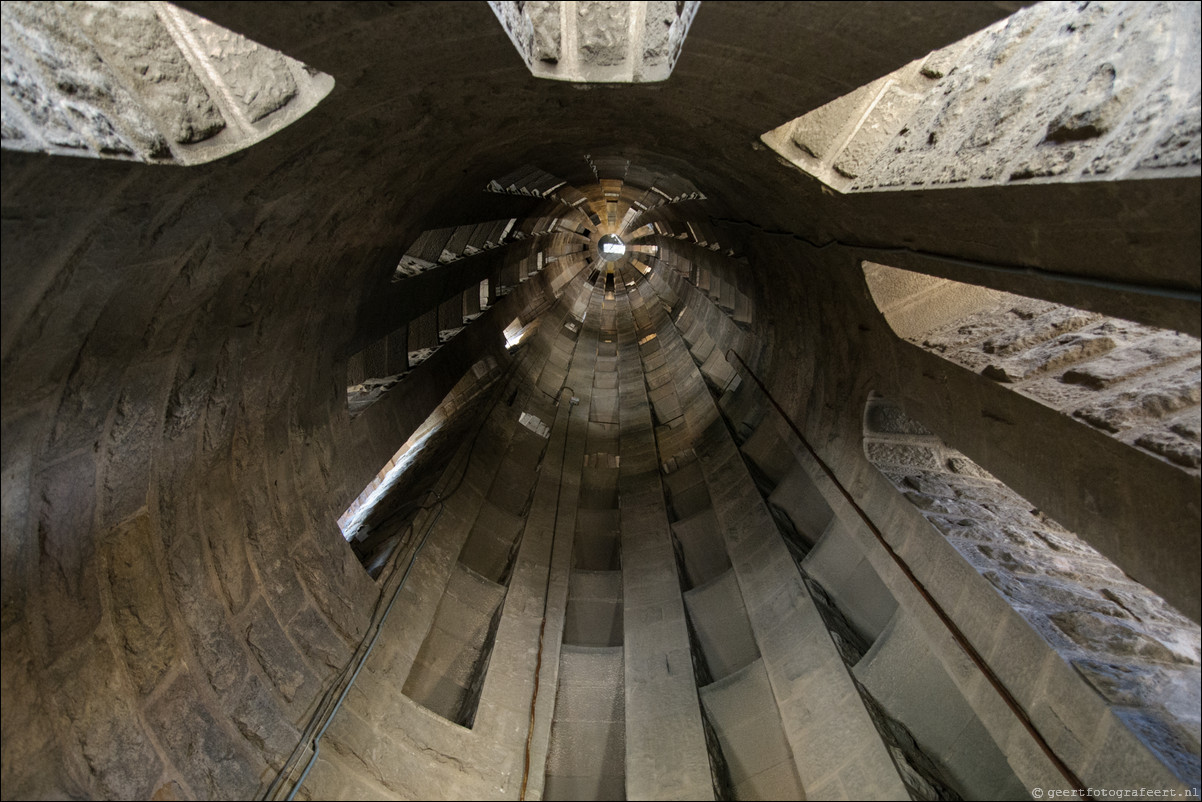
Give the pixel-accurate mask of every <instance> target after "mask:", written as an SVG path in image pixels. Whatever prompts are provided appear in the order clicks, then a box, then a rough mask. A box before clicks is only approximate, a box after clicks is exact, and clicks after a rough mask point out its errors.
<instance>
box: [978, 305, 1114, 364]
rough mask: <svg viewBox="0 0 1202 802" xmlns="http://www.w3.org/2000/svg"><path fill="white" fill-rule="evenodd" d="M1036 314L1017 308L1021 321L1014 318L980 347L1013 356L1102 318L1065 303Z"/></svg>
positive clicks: (1016, 314)
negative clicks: (1004, 330)
mask: <svg viewBox="0 0 1202 802" xmlns="http://www.w3.org/2000/svg"><path fill="white" fill-rule="evenodd" d="M1032 311H1034V312H1035V315H1036V316H1032V315H1031V313H1030V312H1025V311H1022V310H1020V309H1016V310H1015V311H1014V314H1015V316H1016V317H1018V318H1019V319H1020V321H1022V322H1019V321H1014V322H1013V323H1012V324H1011V326H1010V327H1009V329H1008V330H1007V331H1006V332H1005V333H1004V334H998V335H994V336H992V337H990V338H989V339H987V340H985V341H984V342H983V343H981V350H982V351H984V352H985V353H987V354H993V355H996V356H1010V355H1013V354H1017V353H1019V352H1022V351H1026V350H1027V349H1029V348H1031V347H1032V346H1035V345H1039V344H1040V343H1042V342H1045V341H1047V340H1050V339H1052V338H1053V337H1058V336H1059V335H1061V334H1064V333H1066V332H1070V331H1076V330H1077V329H1081V328H1084V327H1085V326H1088V325H1089V324H1091V323H1095V322H1097V321H1098V320H1100V319H1101V316H1100V315H1095V314H1090V313H1089V312H1083V311H1081V310H1080V309H1073V308H1072V307H1070V306H1062V307H1058V308H1054V309H1051V310H1050V311H1047V312H1044V313H1043V314H1039V313H1038V312H1037V311H1036V310H1032Z"/></svg>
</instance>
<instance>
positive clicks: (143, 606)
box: [108, 514, 179, 694]
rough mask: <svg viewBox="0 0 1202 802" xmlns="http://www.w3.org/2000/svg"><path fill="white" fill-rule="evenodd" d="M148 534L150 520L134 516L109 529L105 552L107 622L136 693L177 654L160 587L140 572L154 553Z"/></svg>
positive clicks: (147, 686) (147, 688)
mask: <svg viewBox="0 0 1202 802" xmlns="http://www.w3.org/2000/svg"><path fill="white" fill-rule="evenodd" d="M152 538H153V527H152V525H151V523H150V521H149V520H148V518H147V516H146V515H144V514H143V515H139V516H137V517H135V518H134V519H133V520H131V521H130V522H129V523H128V524H126V525H125V526H123V527H121V528H120V529H119V530H118V531H117V532H116V533H115V536H114V538H113V543H112V545H111V547H110V549H111V550H110V551H109V554H108V565H109V584H110V592H111V593H112V597H113V618H114V621H113V623H114V624H115V625H116V627H117V630H118V632H120V633H121V641H122V645H123V647H124V648H123V649H122V656H123V657H124V658H125V661H126V665H127V666H128V668H129V673H130V676H131V678H132V679H133V681H134V684H135V685H136V686H137V688H138V691H139V692H140V693H142V694H149V693H150V691H151V690H153V689H154V687H155V686H156V685H157V684H158V683H159V680H161V679H162V678H163V675H165V674H166V673H167V672H168V671H169V670H170V669H171V666H172V665H173V664H174V663H175V662H176V660H177V659H178V655H179V652H178V646H177V644H176V641H175V632H174V628H173V626H172V622H171V617H170V614H169V612H168V608H167V603H166V599H165V598H164V597H163V592H162V589H161V588H160V587H159V586H158V583H157V582H154V581H148V579H149V578H148V577H147V575H146V574H147V572H146V570H145V569H146V562H147V555H152V554H153V553H154V541H153V540H152ZM150 562H151V564H153V561H152V560H151V561H150Z"/></svg>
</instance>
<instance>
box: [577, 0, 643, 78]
mask: <svg viewBox="0 0 1202 802" xmlns="http://www.w3.org/2000/svg"><path fill="white" fill-rule="evenodd" d="M629 8H630V6H629V5H627V4H626V3H620V2H614V0H585V2H580V3H577V4H576V26H577V27H576V35H577V40H578V42H579V47H580V58H581V60H582V61H583V62H585V63H586V64H593V65H596V66H600V67H612V66H614V65H617V64H621V63H622V62H624V61H625V60H626V57H627V53H626V41H627V35H626V30H627V27H628V23H627V17H626V15H627V14H628V13H629Z"/></svg>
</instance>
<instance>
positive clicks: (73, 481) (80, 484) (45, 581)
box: [37, 453, 100, 655]
mask: <svg viewBox="0 0 1202 802" xmlns="http://www.w3.org/2000/svg"><path fill="white" fill-rule="evenodd" d="M39 479H40V482H39V484H40V486H41V490H40V507H41V509H40V511H39V513H38V524H37V526H38V539H39V540H40V543H41V557H40V561H39V565H38V573H39V576H40V578H41V582H42V592H43V593H45V594H46V597H47V599H48V603H47V604H46V606H45V608H44V609H45V626H46V639H47V642H48V645H49V648H50V651H51V654H52V655H57V654H59V653H61V652H62V651H64V650H66V649H67V648H69V647H70V646H72V645H73V644H75V643H77V642H79V641H81V640H83V639H85V638H87V637H88V636H89V635H91V633H92V631H93V630H94V629H95V628H96V625H97V624H99V623H100V596H99V590H100V589H99V577H98V576H97V572H98V567H97V565H96V562H95V560H94V554H95V549H94V546H93V544H92V541H91V539H90V538H87V537H83V536H81V534H82V533H84V532H88V531H90V530H91V526H92V517H93V515H94V506H95V492H96V491H95V482H96V466H95V462H94V459H93V456H92V455H91V454H88V453H83V454H79V455H77V456H75V457H72V458H68V459H67V460H65V461H63V462H60V463H58V464H56V465H54V466H52V467H50V468H48V469H47V470H46V471H44V472H43V473H42V475H41V476H40V477H39Z"/></svg>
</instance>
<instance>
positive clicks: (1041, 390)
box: [862, 262, 1202, 474]
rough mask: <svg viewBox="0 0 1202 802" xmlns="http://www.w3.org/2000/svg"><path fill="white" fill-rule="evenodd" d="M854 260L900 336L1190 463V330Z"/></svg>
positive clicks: (1193, 342) (1195, 431) (1195, 348)
mask: <svg viewBox="0 0 1202 802" xmlns="http://www.w3.org/2000/svg"><path fill="white" fill-rule="evenodd" d="M862 266H863V269H864V278H865V281H866V282H867V284H868V288H869V291H870V293H871V294H872V298H873V300H874V301H875V303H876V305H877V308H878V309H880V311H881V313H882V314H883V315H884V317H885V320H886V321H888V323H889V325H890V327H891V328H892V329H893V331H894V333H896V334H897V335H898V336H899V337H901V338H902V339H905V340H907V341H909V342H911V343H913V344H915V345H917V346H919V347H921V348H923V349H924V350H926V351H929V352H930V353H933V354H936V355H938V356H940V357H942V358H943V359H946V360H948V361H949V362H953V363H955V364H957V365H959V366H961V367H963V368H965V369H967V370H970V371H973V372H974V373H978V374H980V375H981V376H983V377H985V378H987V379H990V380H992V381H995V382H997V383H999V384H1003V385H1006V386H1007V387H1008V388H1009V389H1011V390H1013V391H1014V392H1017V393H1020V394H1022V395H1024V396H1026V397H1028V398H1031V399H1033V400H1035V401H1037V402H1039V403H1040V404H1043V405H1044V406H1047V407H1050V408H1052V409H1056V410H1058V411H1060V412H1062V413H1064V414H1066V415H1069V416H1070V417H1072V418H1073V419H1075V420H1077V421H1079V422H1081V423H1083V424H1085V425H1088V426H1091V427H1093V428H1095V429H1097V430H1099V431H1102V432H1105V433H1106V434H1108V435H1109V436H1111V437H1113V438H1115V439H1117V440H1119V441H1121V442H1123V443H1126V444H1127V445H1129V446H1132V447H1134V448H1137V449H1139V450H1141V451H1144V452H1146V453H1149V454H1152V455H1154V456H1156V457H1158V458H1159V459H1162V460H1165V461H1166V462H1169V463H1171V464H1173V465H1175V466H1177V467H1178V468H1180V469H1182V470H1185V471H1187V472H1190V473H1194V474H1196V473H1197V472H1198V470H1199V463H1200V461H1202V447H1200V445H1199V440H1200V429H1202V342H1199V340H1198V339H1197V338H1196V337H1191V336H1189V335H1187V334H1182V333H1180V332H1175V331H1171V330H1168V329H1158V328H1155V327H1152V326H1146V325H1142V324H1139V323H1132V322H1130V321H1126V320H1122V319H1119V318H1114V317H1107V316H1105V315H1101V314H1097V313H1093V312H1086V311H1084V310H1081V309H1076V308H1074V307H1071V306H1063V305H1061V304H1055V303H1051V302H1049V301H1041V300H1036V299H1032V298H1026V297H1023V296H1021V295H1013V294H1011V293H1006V292H1001V291H998V290H991V289H987V288H985V287H978V286H975V285H972V284H963V283H961V282H958V281H952V280H950V279H943V278H936V277H933V276H928V275H925V274H922V273H915V272H912V271H909V270H902V269H900V268H894V267H888V266H886V265H881V264H876V263H873V262H864V263H863V265H862Z"/></svg>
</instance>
